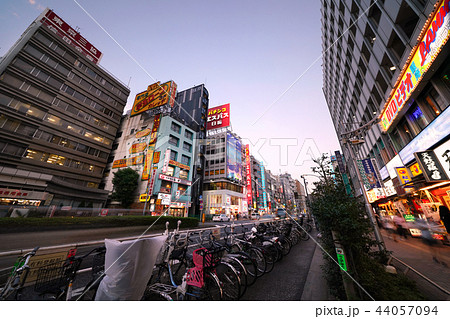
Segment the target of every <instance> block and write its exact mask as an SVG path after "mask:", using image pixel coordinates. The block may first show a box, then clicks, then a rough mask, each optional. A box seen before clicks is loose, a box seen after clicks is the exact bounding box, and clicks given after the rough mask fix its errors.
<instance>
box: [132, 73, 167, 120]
mask: <svg viewBox="0 0 450 319" xmlns="http://www.w3.org/2000/svg"><path fill="white" fill-rule="evenodd" d="M175 94H176V84H175V82H173V81H169V82H166V83H163V84H160V82H156V83H153V84H152V85H149V86H148V88H147V90H146V91H144V92H141V93H139V94H137V95H136V98H135V99H134V103H133V107H132V109H131V114H130V117H131V116H135V115H137V114H140V113H142V112H144V111H148V110H151V109H154V108H156V107H159V106H162V105H165V104H167V103H168V102H169V100H170V103H169V105H171V106H173V104H174V103H175V99H174V98H173V97H174V96H175Z"/></svg>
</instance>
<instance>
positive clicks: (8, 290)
mask: <svg viewBox="0 0 450 319" xmlns="http://www.w3.org/2000/svg"><path fill="white" fill-rule="evenodd" d="M38 249H39V247H35V248H34V249H33V250H32V251H30V252H29V253H26V254H25V255H23V256H21V257H19V258H18V259H17V261H16V262H15V264H14V267H13V270H12V272H11V274H10V275H9V277H8V280H7V281H6V284H5V286H4V287H3V288H1V289H0V300H11V299H12V300H18V299H20V296H21V292H22V289H23V287H24V285H25V282H26V280H27V277H28V273H29V271H30V266H29V265H28V263H29V261H30V258H31V257H33V256H34V255H36V252H37V251H38Z"/></svg>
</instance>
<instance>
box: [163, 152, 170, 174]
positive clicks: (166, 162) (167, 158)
mask: <svg viewBox="0 0 450 319" xmlns="http://www.w3.org/2000/svg"><path fill="white" fill-rule="evenodd" d="M169 161H170V150H169V149H167V150H166V153H165V154H164V165H163V168H162V172H163V174H166V173H167V170H168V169H169Z"/></svg>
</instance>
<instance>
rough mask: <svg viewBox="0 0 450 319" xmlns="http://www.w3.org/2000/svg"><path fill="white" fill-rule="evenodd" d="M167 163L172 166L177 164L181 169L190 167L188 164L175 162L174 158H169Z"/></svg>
mask: <svg viewBox="0 0 450 319" xmlns="http://www.w3.org/2000/svg"><path fill="white" fill-rule="evenodd" d="M169 164H170V165H174V166H178V167H179V168H182V169H185V170H190V169H191V168H190V167H189V166H187V165H184V164H181V163H179V162H176V161H174V160H170V161H169Z"/></svg>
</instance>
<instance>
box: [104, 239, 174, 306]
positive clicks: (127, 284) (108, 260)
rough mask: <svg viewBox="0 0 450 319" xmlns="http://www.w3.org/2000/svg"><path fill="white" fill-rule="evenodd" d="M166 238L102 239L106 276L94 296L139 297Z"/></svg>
mask: <svg viewBox="0 0 450 319" xmlns="http://www.w3.org/2000/svg"><path fill="white" fill-rule="evenodd" d="M166 238H167V236H158V237H153V238H145V239H137V240H129V241H123V242H120V241H118V240H113V239H105V246H106V255H105V277H104V278H103V279H102V281H101V282H100V285H99V287H98V290H97V294H96V296H95V300H140V299H141V298H142V296H143V294H144V291H145V287H146V285H147V283H148V281H149V279H150V276H151V274H152V270H153V266H154V265H155V261H156V257H157V256H158V253H159V251H160V250H161V247H162V245H163V244H164V241H165V240H166Z"/></svg>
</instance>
